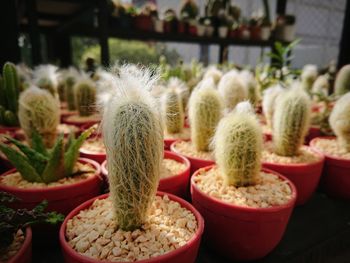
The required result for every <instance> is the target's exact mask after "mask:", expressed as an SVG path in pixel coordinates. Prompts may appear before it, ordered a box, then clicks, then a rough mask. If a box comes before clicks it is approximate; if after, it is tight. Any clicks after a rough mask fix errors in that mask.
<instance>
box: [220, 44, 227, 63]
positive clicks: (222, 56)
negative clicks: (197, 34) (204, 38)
mask: <svg viewBox="0 0 350 263" xmlns="http://www.w3.org/2000/svg"><path fill="white" fill-rule="evenodd" d="M227 61H228V45H220V50H219V63H220V64H222V63H225V62H227Z"/></svg>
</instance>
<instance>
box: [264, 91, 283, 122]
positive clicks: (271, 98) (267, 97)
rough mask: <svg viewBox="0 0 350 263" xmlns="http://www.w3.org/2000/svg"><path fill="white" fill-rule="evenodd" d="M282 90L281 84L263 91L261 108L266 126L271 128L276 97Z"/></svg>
mask: <svg viewBox="0 0 350 263" xmlns="http://www.w3.org/2000/svg"><path fill="white" fill-rule="evenodd" d="M282 92H283V88H282V86H281V85H279V84H277V85H275V86H272V87H270V88H268V89H266V90H264V93H263V100H262V109H263V113H264V116H265V119H266V124H267V126H268V127H270V128H272V126H273V125H272V118H273V113H274V111H275V104H276V98H277V97H278V95H280V94H281V93H282Z"/></svg>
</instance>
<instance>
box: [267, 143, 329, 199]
mask: <svg viewBox="0 0 350 263" xmlns="http://www.w3.org/2000/svg"><path fill="white" fill-rule="evenodd" d="M305 147H307V146H305ZM307 148H309V147H307ZM313 152H314V153H315V154H316V155H317V156H318V157H319V160H318V161H316V162H313V163H298V164H295V163H288V164H287V163H286V164H282V163H270V162H264V161H263V162H262V165H263V167H264V168H268V169H271V170H273V171H276V172H278V173H280V174H283V175H284V176H285V177H287V178H288V179H289V180H291V181H292V182H293V183H294V185H295V187H296V188H297V190H298V198H297V201H296V204H297V205H302V204H305V203H306V202H307V201H308V200H309V199H310V198H311V196H312V194H313V193H314V192H315V190H316V188H317V185H318V183H319V181H320V177H321V174H322V169H323V164H324V156H323V155H322V154H320V153H318V152H316V151H313Z"/></svg>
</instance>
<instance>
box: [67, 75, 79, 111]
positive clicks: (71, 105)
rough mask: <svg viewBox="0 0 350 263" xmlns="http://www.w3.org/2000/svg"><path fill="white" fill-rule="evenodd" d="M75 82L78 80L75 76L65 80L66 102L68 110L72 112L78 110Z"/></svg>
mask: <svg viewBox="0 0 350 263" xmlns="http://www.w3.org/2000/svg"><path fill="white" fill-rule="evenodd" d="M75 82H76V80H75V78H74V77H73V76H68V77H67V78H66V80H65V93H66V101H67V107H68V110H70V111H74V110H76V109H77V108H76V105H75V94H74V85H75Z"/></svg>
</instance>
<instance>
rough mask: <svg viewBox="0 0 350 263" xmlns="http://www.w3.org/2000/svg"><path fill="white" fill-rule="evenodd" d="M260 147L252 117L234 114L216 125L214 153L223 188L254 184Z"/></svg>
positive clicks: (261, 141)
mask: <svg viewBox="0 0 350 263" xmlns="http://www.w3.org/2000/svg"><path fill="white" fill-rule="evenodd" d="M262 144H263V139H262V132H261V128H260V125H259V122H258V120H257V118H256V117H255V116H254V113H249V112H239V111H236V110H235V111H234V112H231V113H229V114H228V115H227V116H226V117H224V118H223V119H222V120H221V121H220V123H219V125H218V128H217V130H216V133H215V137H214V145H215V150H214V152H215V160H216V162H217V164H218V167H219V169H220V172H221V174H222V176H223V177H224V181H225V183H226V184H227V185H234V186H235V187H242V186H250V185H254V184H256V183H257V181H258V178H259V174H260V168H261V161H260V159H261V152H262Z"/></svg>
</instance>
